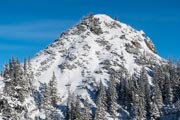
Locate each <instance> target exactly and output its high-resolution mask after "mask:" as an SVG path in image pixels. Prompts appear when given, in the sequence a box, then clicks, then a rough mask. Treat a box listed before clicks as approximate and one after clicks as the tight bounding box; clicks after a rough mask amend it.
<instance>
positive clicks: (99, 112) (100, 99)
mask: <svg viewBox="0 0 180 120" xmlns="http://www.w3.org/2000/svg"><path fill="white" fill-rule="evenodd" d="M106 100H107V98H106V89H105V86H104V85H103V83H102V81H100V84H99V91H98V95H97V99H96V106H97V108H96V112H95V118H94V120H107V116H106V109H107V104H106Z"/></svg>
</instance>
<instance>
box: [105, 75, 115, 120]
mask: <svg viewBox="0 0 180 120" xmlns="http://www.w3.org/2000/svg"><path fill="white" fill-rule="evenodd" d="M116 103H117V91H116V81H115V77H114V76H113V75H111V76H110V81H109V88H108V91H107V104H108V112H109V113H110V114H111V115H112V116H113V117H115V114H116V111H117V107H116V106H117V104H116Z"/></svg>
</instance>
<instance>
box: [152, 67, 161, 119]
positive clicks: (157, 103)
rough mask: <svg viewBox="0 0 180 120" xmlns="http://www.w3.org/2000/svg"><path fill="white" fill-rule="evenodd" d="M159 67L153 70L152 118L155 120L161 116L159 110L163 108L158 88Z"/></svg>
mask: <svg viewBox="0 0 180 120" xmlns="http://www.w3.org/2000/svg"><path fill="white" fill-rule="evenodd" d="M158 69H159V67H155V68H154V69H153V83H154V87H153V92H152V104H153V105H152V116H153V117H154V119H157V118H159V117H160V116H161V108H162V106H163V98H162V92H161V90H160V87H159V83H158V80H159V72H158V71H159V70H158Z"/></svg>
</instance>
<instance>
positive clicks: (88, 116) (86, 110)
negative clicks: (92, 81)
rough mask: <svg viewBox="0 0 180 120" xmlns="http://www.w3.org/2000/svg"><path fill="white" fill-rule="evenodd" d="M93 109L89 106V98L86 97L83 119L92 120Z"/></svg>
mask: <svg viewBox="0 0 180 120" xmlns="http://www.w3.org/2000/svg"><path fill="white" fill-rule="evenodd" d="M90 111H91V109H90V106H89V101H88V99H87V98H86V99H85V100H84V114H83V120H91V119H92V118H91V113H90Z"/></svg>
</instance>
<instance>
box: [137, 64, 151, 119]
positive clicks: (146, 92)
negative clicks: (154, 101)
mask: <svg viewBox="0 0 180 120" xmlns="http://www.w3.org/2000/svg"><path fill="white" fill-rule="evenodd" d="M139 81H140V96H141V97H142V99H141V100H142V104H143V106H145V111H146V117H147V118H150V116H151V109H152V108H151V99H150V91H151V90H150V85H149V82H148V77H147V73H146V70H145V68H144V67H143V68H142V71H141V73H140V80H139Z"/></svg>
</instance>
